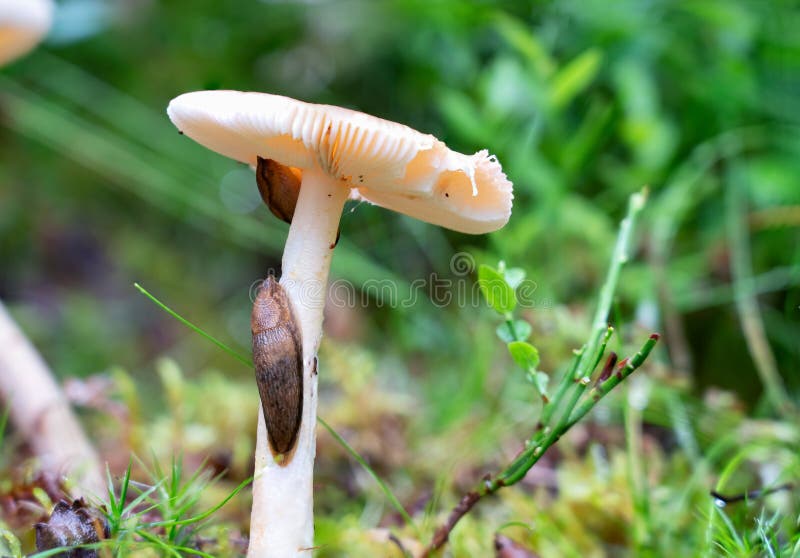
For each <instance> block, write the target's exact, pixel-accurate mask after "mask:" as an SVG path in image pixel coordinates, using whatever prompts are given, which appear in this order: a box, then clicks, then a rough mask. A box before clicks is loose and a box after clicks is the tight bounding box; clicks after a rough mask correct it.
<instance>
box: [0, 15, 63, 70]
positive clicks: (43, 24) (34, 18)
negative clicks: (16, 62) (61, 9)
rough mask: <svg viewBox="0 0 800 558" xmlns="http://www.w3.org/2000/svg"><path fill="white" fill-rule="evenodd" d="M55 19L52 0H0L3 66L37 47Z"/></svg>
mask: <svg viewBox="0 0 800 558" xmlns="http://www.w3.org/2000/svg"><path fill="white" fill-rule="evenodd" d="M52 20H53V3H52V2H51V0H0V65H4V64H6V63H8V62H10V61H11V60H13V59H15V58H18V57H20V56H22V55H23V54H25V53H26V52H28V51H29V50H31V49H32V48H33V47H35V46H36V44H37V43H38V42H39V41H40V40H41V39H42V37H44V35H45V34H46V33H47V30H48V29H50V24H51V23H52Z"/></svg>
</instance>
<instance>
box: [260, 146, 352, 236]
mask: <svg viewBox="0 0 800 558" xmlns="http://www.w3.org/2000/svg"><path fill="white" fill-rule="evenodd" d="M302 180H303V173H302V171H301V170H300V169H296V168H294V167H288V166H286V165H281V164H280V163H278V162H277V161H273V160H272V159H264V158H263V157H259V158H258V165H257V166H256V184H258V193H259V194H261V199H262V200H263V201H264V204H266V206H267V207H268V208H269V210H270V211H271V212H272V214H273V215H274V216H275V217H277V218H278V219H280V220H281V221H284V222H286V223H289V224H290V225H291V224H292V219H293V218H294V209H295V207H297V198H298V197H299V196H300V184H301V183H302ZM340 232H341V230H340V229H337V230H336V241H335V242H334V243H333V246H331V249H333V248H334V247H335V246H336V245H337V244H338V243H339V233H340Z"/></svg>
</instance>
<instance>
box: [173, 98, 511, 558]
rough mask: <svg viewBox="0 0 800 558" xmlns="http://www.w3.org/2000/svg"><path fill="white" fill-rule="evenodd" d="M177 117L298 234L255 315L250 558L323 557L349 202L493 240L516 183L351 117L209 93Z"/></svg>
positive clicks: (186, 104) (481, 157) (481, 156)
mask: <svg viewBox="0 0 800 558" xmlns="http://www.w3.org/2000/svg"><path fill="white" fill-rule="evenodd" d="M167 112H168V114H169V117H170V119H171V120H172V122H173V123H174V124H175V125H176V126H177V127H178V129H179V130H180V131H181V132H182V133H184V134H186V135H187V136H189V137H191V138H192V139H194V140H195V141H197V142H198V143H200V144H202V145H204V146H206V147H208V148H209V149H212V150H214V151H216V152H218V153H221V154H222V155H226V156H228V157H231V158H233V159H235V160H237V161H241V162H244V163H247V164H249V165H252V166H253V167H256V169H257V173H258V176H259V189H260V190H261V192H262V196H263V197H264V199H265V201H266V202H267V204H268V205H269V206H270V209H271V210H272V212H273V213H274V214H275V215H277V216H278V217H280V218H282V219H284V220H286V221H287V222H290V223H291V225H290V228H289V235H288V237H287V239H286V246H285V248H284V252H283V261H282V275H281V278H280V282H279V284H278V283H276V282H275V281H272V280H270V279H268V280H267V281H265V283H264V285H263V286H262V291H261V293H260V294H259V297H258V299H257V300H256V305H255V308H254V315H253V334H254V348H255V353H256V355H255V360H256V367H257V375H258V374H259V373H261V376H260V380H261V385H260V386H259V387H260V391H261V399H262V407H263V409H262V413H261V414H260V415H259V419H258V434H257V436H258V439H257V446H256V466H255V478H254V481H253V509H252V514H251V524H250V547H249V550H248V556H250V557H259V558H261V557H272V556H274V557H286V556H298V555H303V554H304V553H306V552H308V553H309V554H310V552H311V550H312V547H313V545H314V541H313V538H314V523H313V488H312V479H313V465H314V456H315V452H316V411H317V367H316V355H317V350H318V348H319V342H320V338H321V335H322V318H323V309H324V305H325V300H326V292H327V280H328V271H329V268H330V262H331V257H332V255H333V249H334V247H335V246H336V241H337V238H338V230H339V221H340V217H341V214H342V210H343V208H344V204H345V202H346V201H347V200H348V199H354V200H363V201H367V202H370V203H372V204H374V205H378V206H381V207H384V208H386V209H390V210H394V211H397V212H400V213H403V214H405V215H409V216H411V217H415V218H417V219H421V220H423V221H427V222H429V223H433V224H436V225H440V226H443V227H446V228H448V229H453V230H456V231H460V232H464V233H470V234H483V233H487V232H491V231H494V230H497V229H499V228H501V227H502V226H503V225H505V223H506V222H507V221H508V219H509V217H510V215H511V201H512V197H513V195H512V185H511V183H510V182H509V181H508V179H507V178H506V175H505V174H504V173H503V171H502V168H501V166H500V164H499V163H498V161H497V159H496V158H495V157H493V156H490V155H489V154H488V152H487V151H485V150H484V151H479V152H478V153H476V154H474V155H464V154H461V153H457V152H454V151H452V150H450V149H448V148H447V146H446V145H445V144H444V143H442V142H441V141H439V140H438V139H436V138H435V137H433V136H432V135H429V134H422V133H420V132H417V131H415V130H412V129H411V128H408V127H407V126H403V125H401V124H397V123H394V122H389V121H386V120H382V119H380V118H376V117H373V116H369V115H366V114H363V113H360V112H355V111H352V110H348V109H343V108H339V107H333V106H326V105H315V104H310V103H304V102H301V101H297V100H294V99H290V98H287V97H281V96H277V95H268V94H264V93H245V92H239V91H198V92H193V93H186V94H184V95H181V96H179V97H177V98H175V99H173V101H172V102H171V103H170V105H169V108H168V109H167ZM265 347H266V349H265ZM265 415H266V417H267V420H266V421H265ZM268 425H269V426H270V429H271V431H270V432H268V431H267V426H268Z"/></svg>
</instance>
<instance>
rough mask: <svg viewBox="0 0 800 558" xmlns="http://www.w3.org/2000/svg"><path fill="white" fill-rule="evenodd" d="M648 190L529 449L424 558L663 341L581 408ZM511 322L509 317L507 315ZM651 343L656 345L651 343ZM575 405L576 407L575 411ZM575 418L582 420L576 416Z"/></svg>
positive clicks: (635, 200)
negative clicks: (584, 339) (585, 332)
mask: <svg viewBox="0 0 800 558" xmlns="http://www.w3.org/2000/svg"><path fill="white" fill-rule="evenodd" d="M646 193H647V192H646V190H643V191H642V192H640V193H637V194H634V195H632V196H631V198H630V200H629V203H628V212H627V215H626V216H625V218H624V219H623V220H622V222H621V223H620V230H619V234H618V236H617V242H616V244H615V246H614V252H613V254H612V257H611V264H610V266H609V270H608V274H607V276H606V280H605V282H604V284H603V286H602V288H601V290H600V298H599V301H598V306H597V310H596V312H595V315H594V319H593V321H592V329H591V334H590V339H589V342H588V343H587V344H586V345H584V346H583V348H581V350H580V351H578V352H576V354H575V359H574V361H573V364H572V366H571V367H570V370H569V371H568V372H567V374H566V375H565V376H564V377H563V378H562V379H561V382H560V384H559V387H558V390H557V392H556V395H555V397H554V398H553V399H552V400H551V401H550V402H548V403H546V404H545V405H544V407H543V409H542V415H541V418H540V420H539V423H538V424H537V426H536V429H535V431H534V434H533V435H532V436H531V438H530V439H529V440H528V441H527V443H526V448H525V449H524V450H523V451H522V452H520V453H519V454H518V455H517V457H516V458H514V460H513V461H512V462H511V463H510V464H509V465H508V466H507V467H506V468H505V469H503V470H502V471H501V472H500V473H499V474H497V475H495V476H493V477H488V478H486V479H484V480H483V481H482V482H481V483H480V484H479V485H478V486H476V487H475V489H474V490H472V491H470V492H468V493H467V494H465V495H464V497H462V499H461V500H460V501H459V503H458V505H457V506H456V507H455V508H453V510H452V511H451V512H450V514H449V516H448V518H447V521H446V522H445V523H444V524H442V525H441V526H440V527H439V528H438V529H437V530H436V531H435V533H434V536H433V538H432V539H431V542H430V543H429V544H428V546H427V547H426V548H425V550H424V551H423V552H422V554H421V556H422V557H427V556H430V555H431V553H432V552H434V551H435V550H437V549H438V548H441V547H442V546H443V545H444V544H445V543H446V542H447V539H448V537H449V534H450V532H451V531H452V530H453V528H454V527H455V526H456V524H457V523H458V522H459V520H460V519H461V518H462V517H463V516H464V515H466V514H467V513H469V511H470V510H471V509H472V508H473V507H474V506H475V504H476V503H477V502H478V501H479V500H480V499H481V498H483V497H484V496H488V495H490V494H493V493H494V492H496V491H498V490H499V489H501V488H502V487H504V486H510V485H512V484H514V483H516V482H518V481H519V480H520V479H522V478H523V477H525V475H526V474H527V473H528V471H529V470H530V468H531V467H533V466H534V465H535V464H536V462H538V461H539V459H540V458H541V457H542V455H544V454H545V452H546V451H547V450H548V449H549V448H550V447H551V446H552V445H553V444H555V443H556V442H557V441H558V440H559V439H560V438H561V436H563V435H564V434H565V433H566V432H567V431H568V430H569V429H570V428H572V426H574V425H575V423H576V422H577V420H579V418H580V417H583V416H584V415H585V414H586V413H587V412H588V411H589V410H590V409H591V408H592V407H593V406H594V405H595V404H596V403H597V401H599V400H600V399H601V398H602V397H603V396H605V395H606V394H607V393H608V392H609V391H611V389H612V388H613V387H614V386H616V385H618V384H619V382H620V381H622V380H623V379H624V378H625V377H627V376H628V375H630V373H632V372H633V370H635V369H636V367H638V366H639V365H640V364H641V363H642V362H643V361H644V358H646V356H647V354H649V352H650V350H651V349H652V345H654V344H655V342H656V341H657V339H658V336H657V335H654V336H651V338H650V340H648V343H646V344H645V347H648V346H649V349H647V350H646V351H644V350H643V351H640V352H639V353H637V355H635V356H634V357H632V358H631V359H628V360H627V361H624V362H623V366H622V367H621V368H620V369H619V370H618V371H617V374H616V375H615V377H614V378H613V379H612V378H609V379H608V380H606V381H605V382H604V383H603V384H601V385H600V386H599V387H595V388H594V389H592V390H591V391H590V394H591V393H594V396H593V397H589V398H588V399H587V400H585V401H584V402H583V403H582V404H581V405H580V406H579V403H580V401H581V398H582V397H583V395H584V394H585V393H586V390H587V388H588V386H589V383H590V381H591V380H590V378H591V376H592V371H593V370H594V369H595V367H596V366H597V364H598V363H599V362H600V359H601V358H602V356H603V353H604V352H605V348H606V345H607V344H608V340H609V338H610V336H611V334H612V332H613V329H612V328H610V327H609V326H608V323H607V320H608V315H609V312H610V310H611V304H612V302H613V298H614V292H615V290H616V287H617V282H618V280H619V273H620V270H621V268H622V266H623V265H624V264H625V262H627V261H628V257H629V254H628V252H629V249H630V244H631V239H632V231H633V228H634V224H635V222H636V219H637V217H638V215H639V213H641V211H642V208H643V207H644V204H645V200H646V197H647V196H646ZM507 321H509V318H508V317H507ZM509 329H510V330H511V332H512V335H513V334H514V331H513V325H510V326H509ZM651 342H652V345H648V344H649V343H651ZM629 363H632V364H633V366H628V364H629ZM565 400H566V401H567V402H566V404H565V405H564V404H562V402H563V401H565ZM576 407H577V411H576V412H575V413H574V411H575V410H576ZM556 412H560V414H559V419H558V422H557V424H556V426H555V428H549V424H550V422H551V421H552V419H553V416H554V415H555V413H556ZM573 417H579V418H575V419H574V420H573Z"/></svg>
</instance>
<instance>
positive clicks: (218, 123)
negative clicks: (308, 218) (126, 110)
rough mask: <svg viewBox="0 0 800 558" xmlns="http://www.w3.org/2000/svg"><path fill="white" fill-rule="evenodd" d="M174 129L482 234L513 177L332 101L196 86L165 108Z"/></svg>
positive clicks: (505, 215) (494, 164)
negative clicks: (325, 176) (323, 175)
mask: <svg viewBox="0 0 800 558" xmlns="http://www.w3.org/2000/svg"><path fill="white" fill-rule="evenodd" d="M167 113H168V114H169V117H170V119H171V120H172V122H173V123H174V124H175V125H176V126H177V127H178V129H179V130H180V131H181V132H182V133H184V134H186V135H188V136H189V137H191V138H192V139H194V140H195V141H197V142H198V143H200V144H202V145H204V146H206V147H208V148H209V149H212V150H213V151H216V152H218V153H221V154H222V155H225V156H227V157H230V158H232V159H235V160H237V161H241V162H243V163H247V164H249V165H253V166H255V165H256V164H257V160H258V158H259V157H261V158H264V159H271V160H273V161H276V162H277V163H280V164H281V165H285V166H287V167H294V168H296V169H301V170H307V169H314V168H317V169H321V170H322V171H323V172H325V173H327V174H328V175H330V176H331V177H333V178H334V179H336V180H339V181H341V182H342V185H343V187H347V188H351V189H352V191H351V197H352V198H353V199H357V200H365V201H368V202H371V203H373V204H376V205H379V206H382V207H385V208H387V209H392V210H394V211H398V212H400V213H404V214H406V215H409V216H411V217H415V218H417V219H421V220H423V221H427V222H429V223H433V224H436V225H440V226H443V227H446V228H449V229H453V230H457V231H461V232H465V233H472V234H481V233H486V232H491V231H494V230H497V229H499V228H501V227H502V226H503V225H505V224H506V222H508V219H509V217H510V215H511V201H512V198H513V193H512V185H511V182H510V181H509V180H508V179H507V178H506V175H505V174H504V173H503V169H502V168H501V166H500V163H499V162H498V161H497V159H496V158H495V157H494V156H490V155H489V154H488V152H487V151H485V150H484V151H479V152H478V153H476V154H474V155H464V154H461V153H457V152H455V151H452V150H451V149H448V147H447V146H446V145H445V144H444V143H443V142H441V141H439V140H438V139H436V138H435V137H434V136H432V135H430V134H422V133H420V132H417V131H416V130H413V129H411V128H409V127H408V126H404V125H402V124H397V123H395V122H389V121H387V120H383V119H381V118H376V117H374V116H369V115H367V114H364V113H361V112H356V111H353V110H348V109H344V108H340V107H334V106H328V105H316V104H311V103H305V102H302V101H297V100H295V99H290V98H288V97H282V96H279V95H269V94H266V93H245V92H240V91H197V92H193V93H186V94H183V95H181V96H179V97H176V98H175V99H173V100H172V102H170V104H169V107H168V108H167Z"/></svg>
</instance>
